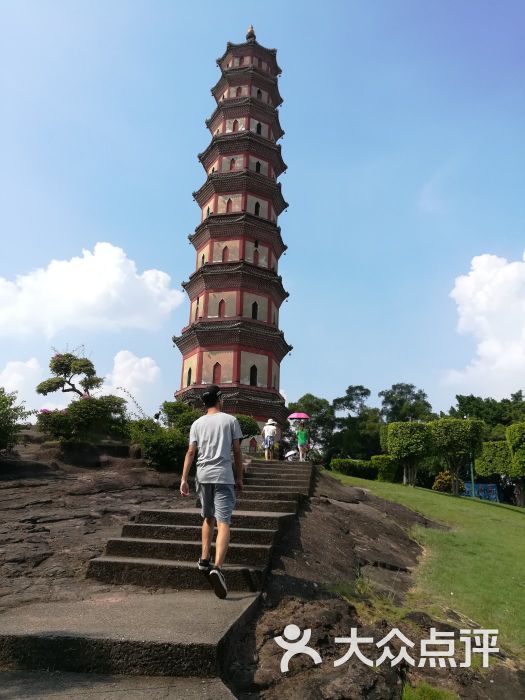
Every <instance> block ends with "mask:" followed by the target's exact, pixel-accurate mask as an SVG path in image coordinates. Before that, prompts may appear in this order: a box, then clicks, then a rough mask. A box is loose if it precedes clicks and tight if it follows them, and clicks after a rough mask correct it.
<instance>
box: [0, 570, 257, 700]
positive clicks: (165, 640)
mask: <svg viewBox="0 0 525 700" xmlns="http://www.w3.org/2000/svg"><path fill="white" fill-rule="evenodd" d="M201 578H203V577H201ZM204 583H205V584H206V586H207V588H208V590H206V591H202V592H201V591H178V592H176V593H174V592H170V593H159V592H156V593H155V595H151V594H148V593H129V592H121V591H118V590H116V591H114V592H112V593H109V594H108V593H103V594H99V595H96V596H93V597H92V598H89V599H87V600H75V601H72V602H65V603H64V602H49V603H35V604H29V605H24V606H22V607H21V608H16V609H12V610H8V611H6V612H4V613H2V614H1V615H0V664H1V665H2V666H3V667H8V668H9V669H10V670H13V671H14V670H16V669H19V670H21V669H24V670H27V669H33V670H38V669H43V670H49V671H65V672H77V673H99V674H121V675H125V674H129V675H133V676H179V677H180V676H186V677H188V676H190V677H191V676H201V677H213V676H219V675H220V673H221V670H222V669H221V664H222V663H223V662H224V658H225V652H226V648H227V647H228V646H229V644H230V640H231V639H232V635H234V634H235V630H236V629H237V630H238V629H239V626H240V625H242V624H245V622H246V620H247V619H249V617H250V616H251V614H252V613H253V611H254V610H255V605H256V603H257V598H258V595H257V594H252V595H250V594H247V593H242V594H238V593H237V594H236V593H232V594H231V595H229V596H228V598H227V599H226V600H224V601H219V600H218V599H217V598H216V597H215V595H214V594H213V592H212V591H211V589H210V588H209V585H208V583H207V582H206V581H204ZM236 620H237V622H236ZM232 625H233V627H232ZM138 684H140V681H139V682H138ZM91 690H95V688H93V686H92V684H91V683H88V685H87V687H85V688H84V689H83V691H84V692H86V693H87V692H90V691H91ZM84 692H82V691H81V690H79V693H78V695H77V694H76V693H75V692H74V691H72V692H71V693H70V695H67V694H65V695H64V696H63V697H65V698H68V700H70V699H71V698H81V697H82V698H83V697H84ZM0 697H12V698H20V697H25V696H24V694H23V693H20V694H14V695H9V696H7V695H4V687H1V688H0ZM38 697H40V696H38ZM44 697H45V696H44ZM87 697H97V696H95V695H93V696H87ZM99 697H102V696H99ZM119 697H120V696H119ZM134 697H136V696H135V695H134V694H133V692H132V691H131V692H130V693H129V694H126V693H123V694H122V698H134ZM146 697H150V698H152V699H153V698H157V697H167V696H165V695H164V694H161V693H159V694H152V695H150V696H146ZM170 697H171V696H170ZM179 697H187V696H185V695H184V696H179ZM197 697H208V696H202V695H201V696H197Z"/></svg>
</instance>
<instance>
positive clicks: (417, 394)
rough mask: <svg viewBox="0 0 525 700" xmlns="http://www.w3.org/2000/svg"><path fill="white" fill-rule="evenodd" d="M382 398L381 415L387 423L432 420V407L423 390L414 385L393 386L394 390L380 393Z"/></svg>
mask: <svg viewBox="0 0 525 700" xmlns="http://www.w3.org/2000/svg"><path fill="white" fill-rule="evenodd" d="M379 396H380V397H381V398H382V401H381V405H382V409H381V413H382V415H383V416H384V418H385V420H386V421H387V423H394V422H404V421H411V420H428V419H429V418H432V406H431V405H430V403H429V402H428V399H427V395H426V394H425V392H424V391H423V390H422V389H416V387H415V386H414V384H403V383H400V384H393V385H392V388H390V389H385V390H384V391H380V392H379Z"/></svg>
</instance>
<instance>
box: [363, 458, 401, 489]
mask: <svg viewBox="0 0 525 700" xmlns="http://www.w3.org/2000/svg"><path fill="white" fill-rule="evenodd" d="M370 462H371V463H372V466H373V467H375V468H376V469H377V480H378V481H390V482H394V481H396V477H397V474H398V472H399V462H397V461H396V460H395V459H394V458H393V457H391V456H390V455H372V457H370Z"/></svg>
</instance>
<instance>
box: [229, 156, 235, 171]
mask: <svg viewBox="0 0 525 700" xmlns="http://www.w3.org/2000/svg"><path fill="white" fill-rule="evenodd" d="M230 170H235V158H232V159H231V160H230Z"/></svg>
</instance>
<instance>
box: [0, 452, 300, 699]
mask: <svg viewBox="0 0 525 700" xmlns="http://www.w3.org/2000/svg"><path fill="white" fill-rule="evenodd" d="M311 476H312V467H311V465H310V464H308V463H303V464H298V463H289V462H277V461H274V462H264V461H260V460H253V461H252V463H251V464H250V466H249V468H248V470H247V473H246V475H245V488H244V491H243V493H242V495H241V496H240V497H239V498H238V502H237V508H238V510H236V511H235V512H234V515H233V519H232V529H231V544H230V548H229V550H228V556H227V561H228V565H227V566H225V567H224V570H225V574H226V580H227V584H228V591H229V592H228V597H227V598H226V599H225V600H223V601H220V603H219V601H218V600H217V598H216V597H215V595H214V594H213V592H212V590H211V588H210V587H209V584H208V582H207V580H206V578H205V576H203V575H202V573H201V572H199V571H198V570H197V566H196V561H197V559H198V557H199V554H200V529H201V528H200V526H201V523H202V519H201V516H200V511H199V509H197V508H186V509H173V510H151V509H150V510H143V511H141V512H140V513H139V514H138V516H137V517H136V518H135V519H134V520H133V521H132V522H129V523H127V524H126V525H124V527H123V529H122V533H121V536H120V537H115V538H112V539H111V540H109V542H108V543H107V546H106V551H105V553H104V555H103V556H100V557H97V558H95V559H93V560H91V562H90V564H89V568H88V574H87V575H88V576H89V577H92V578H94V579H98V580H99V581H103V582H105V583H113V584H117V586H115V589H114V590H115V592H114V593H109V594H108V593H107V592H101V593H99V594H95V595H93V596H91V597H90V598H87V599H85V600H81V601H73V602H48V603H36V604H29V605H26V606H23V607H21V608H16V609H13V610H10V611H7V612H6V613H3V614H0V671H1V670H4V672H5V671H6V670H9V671H10V672H11V674H13V673H15V672H20V673H22V674H24V673H25V674H26V675H25V676H22V677H21V678H22V681H19V680H17V679H18V678H19V677H18V676H16V673H15V676H9V675H8V674H7V675H6V674H5V673H4V674H2V673H1V672H0V686H1V684H2V675H3V677H4V679H5V680H6V681H9V682H12V683H14V682H16V683H18V682H22V683H23V684H26V685H27V687H28V688H29V687H35V684H38V682H39V681H37V680H35V678H37V677H38V678H39V677H40V676H34V675H33V676H32V675H31V673H34V671H35V670H38V669H40V672H41V671H47V672H51V676H50V677H49V679H48V680H49V683H50V684H51V686H53V687H55V685H56V684H57V683H59V680H60V683H62V682H64V683H66V684H67V683H70V682H71V683H73V682H74V680H68V679H69V678H70V674H73V675H74V674H78V673H84V674H113V675H110V676H108V682H110V681H111V683H113V681H112V680H111V679H115V680H114V683H115V688H116V687H117V686H121V685H122V683H126V682H127V681H125V680H124V679H125V677H126V676H130V677H131V676H150V677H152V681H153V677H161V676H168V677H170V678H171V681H170V682H173V683H178V684H179V685H177V690H176V694H175V697H188V698H190V697H193V696H192V695H191V693H192V692H193V690H192V689H193V688H195V687H196V686H195V683H196V682H197V680H198V679H199V678H200V679H204V678H209V679H211V678H215V679H216V680H217V683H216V684H215V685H214V686H213V689H211V686H209V687H210V690H209V691H205V693H204V694H202V695H201V696H200V697H202V698H203V699H206V700H207V699H208V698H214V699H215V700H219V698H221V699H222V698H232V697H233V696H232V695H231V694H230V693H229V691H228V689H227V688H226V687H225V686H223V685H221V683H220V681H219V679H218V677H220V676H221V674H222V673H223V672H224V669H225V668H226V667H227V664H228V658H229V654H230V651H229V650H231V648H232V640H233V639H234V638H235V636H236V635H237V634H238V631H239V630H240V629H242V628H243V626H244V625H245V624H246V623H247V622H248V620H249V619H250V617H252V616H253V615H254V614H255V611H256V610H257V606H258V599H259V595H260V590H261V588H262V586H263V583H264V578H265V576H266V574H267V572H268V570H269V567H270V563H271V554H272V548H273V546H274V543H275V542H276V540H277V538H278V536H279V533H280V531H281V530H282V529H283V528H285V527H286V526H287V525H288V524H289V523H290V521H291V520H292V519H293V518H294V517H295V515H296V513H297V509H298V504H299V502H300V500H301V499H303V498H307V496H308V494H309V489H310V481H311ZM118 584H135V585H138V586H142V587H143V588H145V589H148V588H159V587H163V588H165V589H168V590H166V591H164V592H159V591H155V592H154V593H151V592H150V591H147V590H140V589H137V591H136V592H130V590H129V589H128V588H126V589H122V588H119V587H118ZM56 672H58V673H59V674H60V673H62V674H63V678H62V676H56V678H57V679H59V680H53V678H55V676H53V674H55V673H56ZM91 677H92V678H93V685H92V689H93V690H88V691H87V692H86V695H85V697H86V698H98V697H99V696H98V695H97V690H96V683H97V682H98V681H96V680H95V676H94V675H92V676H91ZM13 678H14V679H15V680H13ZM9 679H11V680H9ZM24 679H25V680H24ZM118 679H122V680H118ZM186 681H187V685H185V683H186ZM88 683H89V681H88ZM84 687H86V686H84ZM197 687H200V686H197ZM203 688H204V686H203ZM0 695H1V692H0ZM37 696H38V697H40V695H38V694H37ZM66 696H67V693H66V695H65V696H64V697H66ZM33 697H34V696H33ZM42 697H47V695H46V694H45V693H44V694H42ZM49 697H58V695H55V694H54V693H50V695H49ZM60 697H62V696H60ZM67 697H70V696H67ZM83 697H84V695H83ZM133 697H137V698H139V697H140V698H149V697H152V695H151V694H150V692H149V691H147V690H146V689H145V690H144V693H143V694H140V695H136V696H135V695H134V696H133Z"/></svg>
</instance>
